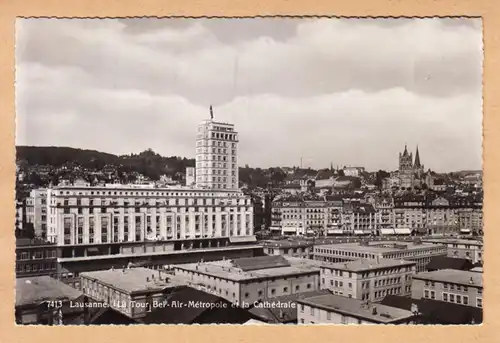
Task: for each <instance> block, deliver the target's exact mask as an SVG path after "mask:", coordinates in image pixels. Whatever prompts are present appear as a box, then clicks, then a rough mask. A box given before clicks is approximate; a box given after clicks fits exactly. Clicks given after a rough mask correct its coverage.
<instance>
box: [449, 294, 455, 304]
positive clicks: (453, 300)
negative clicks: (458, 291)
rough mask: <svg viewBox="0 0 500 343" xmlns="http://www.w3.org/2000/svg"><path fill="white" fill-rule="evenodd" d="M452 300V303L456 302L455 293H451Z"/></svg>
mask: <svg viewBox="0 0 500 343" xmlns="http://www.w3.org/2000/svg"><path fill="white" fill-rule="evenodd" d="M450 302H451V303H454V302H455V294H450Z"/></svg>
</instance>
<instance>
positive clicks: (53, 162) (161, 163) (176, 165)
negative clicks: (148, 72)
mask: <svg viewBox="0 0 500 343" xmlns="http://www.w3.org/2000/svg"><path fill="white" fill-rule="evenodd" d="M16 149H17V155H16V160H17V161H18V162H19V163H20V164H21V166H23V165H28V166H35V165H46V166H51V167H54V168H59V167H62V166H65V165H66V166H70V165H73V164H77V165H79V166H81V167H83V168H84V169H89V170H102V169H103V168H104V167H105V166H114V167H116V169H117V171H118V172H119V173H129V172H137V173H140V174H143V175H145V176H147V177H149V178H151V179H153V180H158V179H159V178H160V176H161V175H164V174H165V175H169V176H175V175H176V174H178V173H181V174H183V173H184V172H185V170H186V167H194V165H195V161H194V159H187V158H182V157H176V156H172V157H163V156H161V155H159V154H157V153H155V152H154V151H152V150H151V149H149V150H146V151H143V152H141V153H139V154H130V155H123V156H117V155H113V154H108V153H103V152H100V151H95V150H83V149H75V148H68V147H34V146H18V147H16Z"/></svg>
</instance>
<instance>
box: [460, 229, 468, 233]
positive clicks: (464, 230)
mask: <svg viewBox="0 0 500 343" xmlns="http://www.w3.org/2000/svg"><path fill="white" fill-rule="evenodd" d="M460 232H463V233H470V230H469V229H460Z"/></svg>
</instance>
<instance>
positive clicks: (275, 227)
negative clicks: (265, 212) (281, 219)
mask: <svg viewBox="0 0 500 343" xmlns="http://www.w3.org/2000/svg"><path fill="white" fill-rule="evenodd" d="M269 230H271V231H281V228H280V227H277V226H271V227H270V228H269Z"/></svg>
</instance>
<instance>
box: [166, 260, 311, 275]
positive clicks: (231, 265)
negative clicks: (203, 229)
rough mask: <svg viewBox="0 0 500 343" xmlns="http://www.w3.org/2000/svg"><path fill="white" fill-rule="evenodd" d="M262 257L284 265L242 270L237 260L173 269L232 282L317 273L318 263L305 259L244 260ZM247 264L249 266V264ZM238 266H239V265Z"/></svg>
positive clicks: (191, 264)
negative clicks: (194, 272)
mask: <svg viewBox="0 0 500 343" xmlns="http://www.w3.org/2000/svg"><path fill="white" fill-rule="evenodd" d="M262 257H263V258H269V257H272V258H276V257H280V258H281V259H283V260H285V262H286V264H285V263H282V262H280V263H279V264H278V263H277V264H276V266H274V267H270V266H269V265H265V264H263V263H261V264H260V265H261V266H264V268H260V269H254V268H251V269H242V268H240V267H238V264H236V263H235V261H237V260H234V261H231V260H221V261H213V262H205V263H188V264H179V265H176V266H175V268H178V269H183V270H189V271H196V272H199V273H202V274H206V275H211V276H215V277H219V278H222V279H227V280H232V281H247V280H254V279H262V278H269V277H279V276H287V275H296V274H303V273H312V272H315V271H317V272H319V263H318V262H317V261H309V260H307V259H300V258H296V259H294V258H290V259H285V258H283V257H282V256H260V257H253V258H248V259H245V260H250V259H258V260H259V261H260V260H265V259H262ZM281 259H280V261H281ZM240 260H242V259H240ZM240 262H241V261H240ZM260 262H261V261H260ZM248 264H249V265H250V264H251V263H248ZM239 265H241V263H240V264H239ZM245 266H246V265H245ZM252 266H253V265H252ZM255 266H256V265H255Z"/></svg>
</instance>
